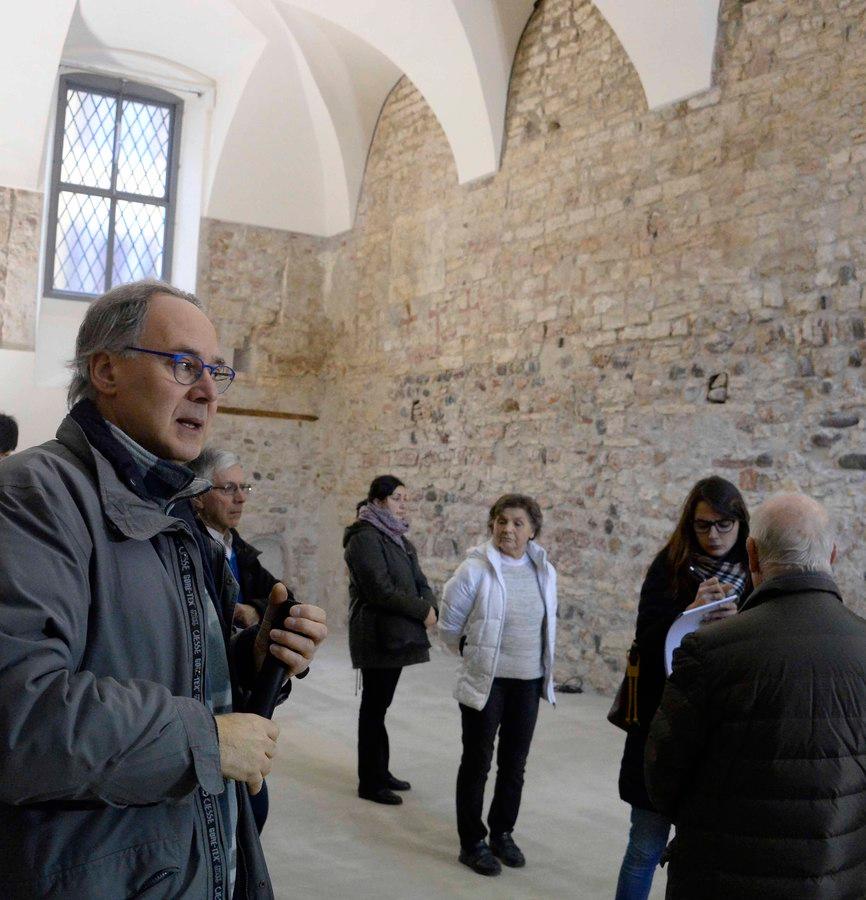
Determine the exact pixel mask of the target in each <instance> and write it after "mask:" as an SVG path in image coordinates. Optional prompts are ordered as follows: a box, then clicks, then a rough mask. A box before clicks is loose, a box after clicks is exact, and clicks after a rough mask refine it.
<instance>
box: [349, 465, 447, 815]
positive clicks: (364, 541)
mask: <svg viewBox="0 0 866 900" xmlns="http://www.w3.org/2000/svg"><path fill="white" fill-rule="evenodd" d="M406 500H407V492H406V487H405V485H404V484H403V482H402V481H400V479H399V478H395V477H394V476H393V475H380V476H379V477H378V478H374V479H373V482H372V484H371V485H370V490H369V492H368V494H367V499H366V500H363V501H362V502H361V503H359V504H358V518H357V520H356V521H355V522H353V523H352V524H351V525H350V526H349V527H348V528H347V529H346V532H345V535H344V536H343V547H344V548H345V554H344V555H345V559H346V565H347V566H348V567H349V651H350V653H351V656H352V665H353V666H354V667H355V668H356V669H360V670H361V675H362V678H363V689H362V692H361V708H360V711H359V714H358V796H359V797H363V798H364V799H365V800H372V801H373V802H375V803H386V804H391V805H396V804H399V803H402V802H403V801H402V798H401V797H400V796H399V795H398V794H395V793H394V791H408V790H409V788H410V785H409V782H408V781H401V780H400V779H399V778H395V777H394V776H393V775H392V774H391V772H390V770H389V768H388V758H389V744H388V732H387V731H386V730H385V713H386V712H387V711H388V707H389V706H390V705H391V700H392V699H393V697H394V690H395V688H396V687H397V681H398V680H399V678H400V672H402V671H403V666H411V665H414V664H415V663H422V662H427V661H428V660H429V659H430V654H429V652H428V651H429V649H430V641H429V640H428V639H427V628H429V627H431V626H432V625H434V624H435V623H436V602H435V600H434V597H433V591H432V590H431V589H430V585H429V584H428V583H427V579H426V578H425V577H424V573H423V572H422V571H421V567H420V566H419V565H418V555H417V553H416V552H415V548H414V547H413V546H412V544H411V543H410V541H409V540H408V538H407V537H406V532H407V531H408V530H409V523H408V521H406Z"/></svg>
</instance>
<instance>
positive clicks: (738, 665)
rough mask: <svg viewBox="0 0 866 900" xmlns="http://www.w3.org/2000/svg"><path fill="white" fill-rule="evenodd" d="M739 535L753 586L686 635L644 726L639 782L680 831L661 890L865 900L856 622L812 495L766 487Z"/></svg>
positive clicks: (863, 640) (860, 653)
mask: <svg viewBox="0 0 866 900" xmlns="http://www.w3.org/2000/svg"><path fill="white" fill-rule="evenodd" d="M749 530H750V535H749V539H748V542H747V545H746V546H747V549H748V553H749V568H750V570H751V572H752V580H753V582H754V584H755V591H754V592H753V593H752V594H751V595H750V596H749V597H748V598H747V599H746V601H745V603H744V604H743V606H742V607H741V609H740V612H739V613H738V614H737V615H736V616H733V617H731V618H729V619H726V620H724V621H722V622H715V623H712V624H709V625H707V626H705V627H702V628H700V629H698V631H696V632H695V633H694V634H691V635H689V636H688V637H686V638H685V640H684V641H683V643H682V646H681V647H680V648H679V650H677V651H675V653H674V667H673V673H672V674H671V677H670V679H669V680H668V682H667V685H666V687H665V691H664V695H663V697H662V702H661V706H660V707H659V710H658V713H657V714H656V716H655V718H654V719H653V721H652V725H651V727H650V733H649V740H648V742H647V748H646V783H647V789H648V791H649V795H650V799H651V800H652V802H653V804H654V805H655V807H656V808H657V809H658V811H659V812H660V813H661V814H662V815H664V816H666V817H667V818H669V819H671V820H672V821H673V823H674V824H675V825H676V837H675V838H674V840H673V842H672V843H671V844H670V845H669V847H668V849H667V850H666V854H667V856H668V858H669V865H668V885H667V895H666V896H667V897H668V898H669V900H674V898H683V900H693V898H695V897H700V898H703V900H713V898H719V900H722V898H724V900H729V898H733V897H736V898H737V900H768V898H778V900H793V898H804V900H805V898H816V897H826V898H830V897H833V898H840V900H841V898H862V897H863V896H864V885H866V775H864V769H863V760H864V759H866V622H864V621H863V620H862V619H861V618H859V617H858V616H856V615H855V614H854V613H853V612H851V611H850V610H847V609H846V608H845V607H844V606H843V605H842V598H841V596H840V594H839V588H838V587H837V586H836V584H835V582H834V581H833V579H832V577H831V575H830V567H831V564H832V562H833V560H834V559H835V557H836V548H835V546H834V545H833V536H832V531H831V529H830V525H829V520H828V517H827V513H826V511H825V510H824V508H823V507H822V506H821V505H820V504H819V503H817V502H815V501H814V500H812V499H810V498H808V497H805V496H803V495H802V494H781V495H777V496H775V497H772V498H770V499H769V500H767V501H766V502H765V503H763V504H762V505H761V506H759V507H758V509H757V510H756V511H755V512H754V513H753V514H752V518H751V522H750V529H749Z"/></svg>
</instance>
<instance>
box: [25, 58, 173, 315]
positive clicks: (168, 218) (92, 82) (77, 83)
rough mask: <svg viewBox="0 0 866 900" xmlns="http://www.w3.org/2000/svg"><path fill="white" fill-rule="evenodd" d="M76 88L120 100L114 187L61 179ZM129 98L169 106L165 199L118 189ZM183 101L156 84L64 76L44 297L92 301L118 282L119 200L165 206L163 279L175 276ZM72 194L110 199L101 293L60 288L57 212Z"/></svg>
mask: <svg viewBox="0 0 866 900" xmlns="http://www.w3.org/2000/svg"><path fill="white" fill-rule="evenodd" d="M70 89H72V90H75V89H78V90H82V91H87V92H88V93H92V94H101V95H102V96H107V97H113V98H114V99H116V100H117V110H116V113H115V131H114V150H113V153H112V160H111V187H109V188H98V187H85V186H84V185H80V184H70V183H68V182H65V181H61V180H60V173H61V170H62V164H63V142H64V138H65V131H64V128H65V124H66V108H67V95H68V92H69V91H70ZM124 100H139V101H142V102H144V103H147V104H149V105H151V106H162V107H166V108H168V109H169V116H170V118H169V139H168V160H167V164H166V190H165V197H153V196H150V195H145V194H132V193H129V192H127V191H118V190H117V168H118V166H117V163H118V141H119V140H120V125H121V117H122V115H123V101H124ZM182 114H183V100H181V99H180V98H179V97H177V96H175V95H174V94H172V93H170V92H169V91H166V90H163V89H162V88H157V87H152V86H150V85H145V84H138V83H136V82H133V81H129V80H127V79H125V78H109V77H107V76H104V75H91V74H87V73H72V74H69V75H61V76H60V80H59V86H58V92H57V117H56V122H55V128H54V146H53V159H52V161H51V188H50V192H51V195H50V202H49V206H48V222H47V229H46V241H45V268H44V279H45V281H44V285H43V291H42V293H43V296H45V297H57V298H60V299H64V300H86V301H88V302H89V301H92V300H95V299H96V298H97V297H99V296H101V294H102V293H104V292H105V291H107V290H109V289H110V288H111V287H113V286H114V285H112V284H111V278H112V274H113V269H114V233H115V218H116V211H117V202H118V201H119V200H120V201H131V202H133V203H147V204H149V205H151V206H161V207H163V208H164V209H165V243H164V246H163V251H162V272H161V273H159V275H158V276H157V277H159V278H161V279H162V280H163V281H170V280H171V267H172V256H173V245H174V228H175V218H176V206H177V184H178V169H179V166H180V138H181V118H182ZM61 191H64V192H72V193H76V194H85V195H89V196H96V197H103V198H107V199H108V201H109V219H108V237H107V243H108V246H107V249H106V265H105V281H104V283H103V287H102V291H100V293H97V294H85V293H81V292H78V291H65V290H60V289H59V288H55V287H54V262H55V257H56V253H57V211H58V204H59V202H60V193H61Z"/></svg>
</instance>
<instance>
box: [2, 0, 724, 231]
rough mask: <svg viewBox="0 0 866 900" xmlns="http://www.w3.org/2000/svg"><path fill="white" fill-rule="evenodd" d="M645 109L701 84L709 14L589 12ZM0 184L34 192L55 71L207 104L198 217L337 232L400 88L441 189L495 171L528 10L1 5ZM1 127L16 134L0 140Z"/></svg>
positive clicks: (709, 50) (292, 0)
mask: <svg viewBox="0 0 866 900" xmlns="http://www.w3.org/2000/svg"><path fill="white" fill-rule="evenodd" d="M595 2H596V5H597V6H598V8H599V10H600V12H601V13H602V14H603V15H604V17H605V18H606V19H607V21H608V22H609V23H610V25H611V27H612V28H613V30H614V31H615V32H616V34H617V36H618V37H619V40H620V41H621V43H622V45H623V47H624V48H625V50H626V52H627V53H628V54H629V56H630V58H631V60H632V62H633V64H634V66H635V68H636V70H637V73H638V75H639V77H640V79H641V82H642V84H643V87H644V91H645V94H646V97H647V103H648V105H649V106H650V107H651V108H654V107H657V106H662V105H664V104H667V103H670V102H672V101H675V100H679V99H681V98H683V97H686V96H690V95H692V94H695V93H697V92H699V91H702V90H706V89H707V88H708V87H710V84H711V73H712V60H713V51H714V47H715V40H716V28H717V17H718V5H719V0H688V2H684V0H595ZM4 7H5V8H4V9H3V12H2V15H3V30H4V37H5V41H4V45H5V46H4V54H3V55H0V117H2V119H0V121H2V122H3V123H4V126H3V127H2V128H0V185H4V186H10V187H21V188H26V189H30V190H39V189H43V188H44V172H43V168H44V160H45V138H46V133H47V129H48V124H49V121H50V119H51V116H52V101H53V97H54V91H55V88H56V78H57V70H58V66H59V65H60V64H61V62H63V63H64V64H66V65H68V66H71V67H76V66H79V67H86V68H88V69H96V70H101V71H107V72H125V73H128V75H129V76H130V77H133V78H138V79H139V80H145V81H153V82H159V83H163V84H167V86H169V87H171V86H175V87H186V88H188V89H194V90H198V91H203V92H204V93H205V95H206V96H208V97H210V98H212V99H211V104H212V108H211V112H210V116H211V122H210V134H209V146H208V149H207V154H206V159H205V160H204V161H203V166H204V169H203V174H202V179H203V198H204V199H203V208H202V214H203V215H208V216H212V217H215V218H220V219H226V220H229V221H236V222H243V223H248V224H253V225H264V226H270V227H274V228H282V229H287V230H291V231H299V232H305V233H310V234H316V235H332V234H337V233H339V232H341V231H345V230H346V229H348V228H351V227H352V223H353V221H354V216H355V210H356V207H357V203H358V197H359V194H360V189H361V181H362V179H363V174H364V166H365V163H366V158H367V152H368V149H369V146H370V142H371V140H372V137H373V131H374V129H375V126H376V120H377V117H378V115H379V111H380V109H381V107H382V103H383V102H384V100H385V98H386V97H387V95H388V92H389V91H390V90H391V88H392V87H393V86H394V84H395V83H396V82H397V80H398V79H399V78H400V77H401V76H403V75H406V76H407V77H408V78H409V79H410V80H411V81H412V83H413V84H414V85H415V86H416V87H417V88H418V90H419V91H420V92H421V94H422V95H423V96H424V98H425V99H426V101H427V103H428V104H429V105H430V108H431V109H432V111H433V112H434V114H435V115H436V117H437V118H438V120H439V122H440V124H441V126H442V129H443V131H444V133H445V136H446V137H447V139H448V142H449V145H450V147H451V151H452V153H453V156H454V161H455V167H456V171H457V177H458V179H459V181H460V182H461V183H465V182H469V181H472V180H474V179H477V178H481V177H484V176H486V175H490V174H492V173H494V172H496V170H497V168H498V166H499V161H500V155H501V151H502V139H503V132H504V117H505V105H506V99H507V95H508V82H509V77H510V72H511V64H512V60H513V58H514V53H515V51H516V48H517V44H518V41H519V39H520V35H521V33H522V31H523V28H524V26H525V24H526V22H527V20H528V18H529V16H530V14H531V13H532V10H533V7H534V3H533V0H148V2H147V3H146V4H145V3H141V2H140V0H139V2H136V0H77V2H76V0H40V2H39V3H29V4H24V3H19V4H14V5H13V4H11V3H9V4H4ZM9 123H14V127H9Z"/></svg>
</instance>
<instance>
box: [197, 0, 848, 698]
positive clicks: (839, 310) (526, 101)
mask: <svg viewBox="0 0 866 900" xmlns="http://www.w3.org/2000/svg"><path fill="white" fill-rule="evenodd" d="M864 23H866V0H842V2H839V0H753V2H749V3H741V2H734V0H726V2H724V3H723V9H722V15H721V29H720V39H719V47H718V53H717V73H716V78H715V84H716V87H715V88H714V89H713V90H711V91H710V92H708V93H706V94H704V95H702V96H699V97H696V98H693V99H692V100H690V101H688V102H683V103H680V104H676V105H673V106H670V107H666V108H664V109H662V110H658V111H654V112H649V111H647V109H646V102H645V99H644V96H643V92H642V90H641V86H640V83H639V80H638V78H637V75H636V73H635V71H634V69H633V68H632V66H631V64H630V62H629V60H628V58H627V57H626V55H625V53H624V52H623V50H622V48H621V46H620V45H619V43H618V41H617V40H616V38H615V36H614V34H613V33H612V32H611V30H610V29H609V27H608V26H607V24H606V23H605V22H604V20H603V18H602V17H601V16H600V14H599V13H598V12H597V10H596V9H595V7H594V6H593V5H592V4H591V3H589V2H586V0H544V2H543V3H542V4H541V6H540V7H539V9H538V10H537V11H536V13H535V14H534V16H533V18H532V20H531V21H530V23H529V26H528V28H527V31H526V34H525V35H524V37H523V40H522V42H521V46H520V48H519V50H518V54H517V58H516V60H515V65H514V71H513V76H512V85H511V96H510V100H509V107H508V114H507V124H506V128H507V135H506V144H505V149H504V153H503V160H502V167H501V171H500V172H499V173H498V174H497V175H495V176H494V177H492V178H490V179H487V180H484V181H482V182H479V183H475V184H472V185H468V186H459V185H458V184H457V180H456V173H455V169H454V165H453V160H452V157H451V155H450V151H449V148H448V145H447V141H446V139H445V137H444V135H443V133H442V131H441V129H440V127H439V125H438V123H437V122H436V120H435V118H434V116H433V115H432V113H431V112H430V110H429V108H428V107H427V105H426V104H425V102H424V100H423V98H422V97H421V96H420V95H419V93H418V92H417V91H416V90H415V89H414V87H413V86H412V85H411V84H410V83H409V82H408V81H406V80H404V81H402V82H400V84H399V85H398V86H397V87H396V88H395V90H394V92H393V93H392V95H391V97H390V98H389V100H388V102H387V103H386V106H385V108H384V110H383V112H382V116H381V119H380V122H379V125H378V129H377V132H376V136H375V139H374V142H373V146H372V148H371V151H370V157H369V162H368V166H367V173H366V178H365V183H364V189H363V196H362V201H361V204H360V209H359V213H358V220H357V223H356V226H355V228H354V229H353V230H352V231H351V232H350V233H349V234H347V235H345V236H343V237H341V238H339V239H333V240H329V241H313V240H312V239H308V238H298V237H296V236H288V235H280V234H279V233H274V232H265V231H264V230H261V229H259V230H256V232H255V233H253V231H252V230H250V229H239V228H237V227H232V226H227V225H221V224H216V223H211V224H210V226H209V228H208V236H207V237H206V239H205V241H206V246H207V251H208V252H207V253H206V254H205V257H206V262H205V268H204V269H203V273H204V275H205V279H203V283H202V285H201V288H200V290H201V293H202V294H203V296H206V297H207V296H212V301H211V302H212V303H214V304H217V305H215V306H214V311H215V312H217V315H218V317H220V319H221V327H222V328H223V331H224V334H225V335H227V336H228V337H229V345H230V346H235V347H238V346H246V345H248V346H249V347H250V348H252V353H253V355H254V357H255V359H254V360H253V366H252V372H251V374H250V376H249V378H250V379H251V380H250V381H248V382H247V385H246V387H244V386H243V384H242V385H241V387H242V389H243V390H248V391H250V392H251V393H250V396H252V397H253V398H254V399H256V400H257V402H258V400H261V402H267V403H279V402H281V401H282V399H283V398H284V397H288V398H291V402H292V403H294V404H297V402H298V398H299V397H302V396H303V395H304V392H308V393H309V395H310V397H311V398H312V397H315V400H314V401H313V400H311V402H312V403H313V407H311V408H314V409H315V411H316V412H317V413H318V414H319V415H320V419H319V421H318V422H316V423H310V424H311V427H310V428H309V429H308V432H309V441H308V442H306V443H303V444H302V443H299V442H295V443H292V442H291V441H290V442H289V443H288V448H286V447H284V446H282V445H281V446H280V447H275V445H274V444H272V445H271V447H269V448H264V447H262V449H261V452H262V454H263V458H266V459H267V463H266V464H264V466H263V469H265V470H267V471H269V472H273V473H274V478H275V480H276V479H278V478H279V479H281V478H286V479H289V480H288V481H286V485H287V487H288V486H290V484H291V479H292V478H294V477H295V476H294V474H291V473H288V472H287V471H286V472H281V471H280V469H281V467H282V468H283V469H285V470H288V469H290V468H291V467H293V466H296V465H298V461H299V459H302V460H312V465H311V467H310V469H309V470H308V472H307V475H306V478H305V484H306V486H307V488H308V491H307V493H306V494H305V495H304V498H303V502H301V498H300V497H299V498H298V502H296V498H295V497H294V496H293V495H292V493H291V491H287V494H286V495H285V496H283V497H282V499H281V500H275V501H274V502H275V506H276V508H279V506H281V505H284V506H286V507H287V508H288V509H289V510H290V512H289V513H288V514H287V515H288V517H287V519H286V525H285V527H286V533H287V534H288V535H296V536H297V539H300V537H301V536H300V535H299V534H298V532H303V538H304V539H305V540H307V539H309V540H311V541H312V546H313V547H314V548H315V550H314V551H313V550H312V549H311V552H310V555H309V556H307V557H306V560H305V561H304V560H302V559H301V557H302V556H303V554H299V558H298V564H299V566H301V568H303V567H304V566H305V565H306V567H307V571H309V572H311V573H313V572H314V574H310V575H309V576H301V577H307V578H308V581H309V583H313V582H315V584H316V587H317V591H318V599H320V601H321V602H324V603H325V604H326V605H327V606H329V608H330V611H331V615H332V619H335V620H338V619H339V618H340V617H341V616H342V614H343V612H344V610H345V573H344V570H343V565H342V559H341V548H340V544H339V534H340V529H341V527H342V525H344V524H345V523H347V522H348V521H350V519H351V517H352V512H353V509H354V503H355V501H356V500H357V499H358V498H359V497H360V496H362V495H363V492H364V490H365V488H366V485H367V483H368V482H369V480H370V478H371V477H372V476H373V475H376V474H379V473H382V472H385V471H393V472H395V473H396V474H397V475H399V476H401V477H402V478H404V479H405V480H406V481H407V483H408V485H409V486H410V488H411V489H412V490H413V492H414V494H415V498H416V501H417V502H416V503H415V509H414V514H413V529H412V534H413V538H414V540H415V541H416V543H417V544H418V547H419V552H420V556H421V559H422V563H423V565H424V567H425V569H426V570H427V572H428V573H429V575H431V576H432V579H433V580H434V581H435V582H436V584H437V586H441V584H442V583H443V582H444V580H445V579H446V578H447V577H448V575H449V574H450V573H451V572H452V571H453V569H454V568H455V566H456V565H457V564H458V562H459V560H460V558H461V557H462V554H463V551H464V550H465V548H467V547H468V546H470V545H472V544H473V543H474V542H476V541H478V540H480V539H482V538H483V537H484V522H485V518H486V510H487V507H488V506H489V504H490V502H491V501H492V500H493V499H495V497H496V496H497V495H498V494H500V493H502V492H504V491H508V490H520V491H524V492H528V493H532V494H535V495H537V496H538V497H539V499H540V500H541V502H542V505H543V508H544V512H545V517H546V522H545V533H544V536H543V540H542V542H543V543H544V544H545V546H547V548H548V549H549V550H550V552H551V556H552V558H553V561H554V562H555V564H556V566H557V568H558V570H559V573H560V607H561V621H560V639H559V654H558V658H559V660H558V664H559V675H560V677H566V676H570V675H573V674H578V675H581V676H583V677H585V678H586V679H587V680H588V682H590V683H591V684H592V685H594V686H596V687H598V688H604V689H609V688H610V687H611V686H612V685H613V684H614V683H615V681H616V679H617V677H618V672H619V671H620V670H621V665H622V655H623V653H624V650H625V648H626V646H627V644H628V642H629V640H630V637H631V633H632V630H633V625H634V616H635V609H636V600H637V594H638V590H639V586H640V582H641V579H642V576H643V573H644V572H645V570H646V567H647V565H648V564H649V562H650V560H651V558H652V556H653V555H654V554H655V552H656V551H657V550H658V549H659V547H660V546H661V545H662V543H663V542H664V540H665V538H666V536H667V534H668V533H669V531H670V529H671V528H672V526H673V524H674V522H675V519H676V516H677V511H678V507H679V505H680V504H681V502H682V500H683V498H684V497H685V494H686V493H687V491H688V489H689V487H690V486H691V484H692V483H693V482H694V481H695V480H696V479H697V478H699V477H702V476H704V475H706V474H709V473H712V472H717V473H719V474H721V475H723V476H725V477H728V478H730V479H731V480H733V481H734V482H735V483H737V484H738V485H739V486H740V487H741V488H742V490H743V491H744V492H745V495H746V497H747V500H748V502H749V503H750V504H755V503H757V502H759V501H760V500H761V499H762V498H763V497H765V496H766V495H767V494H768V493H770V492H773V491H776V490H780V489H787V488H799V489H802V490H805V491H807V492H809V493H811V494H813V495H815V496H817V497H819V498H821V499H822V500H824V501H825V502H826V503H827V505H828V506H829V507H830V509H831V511H832V513H833V515H834V517H835V519H836V521H837V522H838V523H839V539H838V543H839V549H840V562H839V565H838V570H837V575H838V578H839V581H840V583H841V585H842V587H843V590H844V592H845V594H846V595H847V598H848V600H849V603H850V604H851V605H852V606H853V607H854V608H855V609H857V610H858V611H861V612H866V602H864V600H866V598H864V578H866V553H864V550H863V545H864V538H866V499H864V475H863V471H862V469H863V467H864V465H866V456H864V455H863V454H864V452H866V448H864V442H863V437H864V420H866V399H864V374H863V368H862V357H863V353H864V351H866V325H864V320H866V309H864V306H866V301H864V295H863V282H864V279H866V210H864V198H866V124H864V123H866V119H864V108H863V103H864V96H866V24H864ZM260 241H262V242H263V243H262V244H260V243H259V242H260ZM253 248H254V250H253ZM247 250H249V253H247ZM233 253H234V254H235V255H232V254H233ZM260 253H261V255H259V254H260ZM262 259H264V260H265V263H264V264H262V263H261V260H262ZM259 276H261V278H262V279H263V281H262V283H261V285H258V284H254V278H258V277H259ZM250 288H252V289H251V290H250ZM261 299H266V303H265V305H264V306H263V307H262V306H261V304H260V300H261ZM252 300H255V303H252V302H251V301H252ZM252 316H254V317H255V319H256V321H255V323H252V327H250V325H251V323H250V317H252ZM268 316H270V318H267V317H268ZM260 319H261V321H260ZM257 329H258V330H257ZM244 341H247V344H246V345H245V344H244ZM260 357H261V359H266V360H267V366H265V365H263V364H262V363H261V360H260ZM725 386H726V391H725V390H724V387H725ZM711 388H712V389H713V392H712V394H710V393H709V392H710V389H711ZM708 395H709V396H710V397H712V398H713V399H716V400H721V399H725V402H723V403H720V402H710V401H709V400H708ZM233 402H234V399H233ZM305 427H306V426H305ZM250 431H251V432H254V431H255V428H253V427H252V426H250ZM305 433H306V432H305ZM251 437H252V434H251ZM305 440H306V439H305ZM257 447H258V445H256V446H253V445H250V447H249V451H250V453H254V452H257ZM258 465H259V464H258V462H256V463H254V464H253V465H252V466H250V467H251V468H256V466H258ZM275 497H276V494H275ZM304 504H306V505H304ZM275 515H279V514H278V513H275ZM293 539H295V538H290V540H293Z"/></svg>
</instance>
